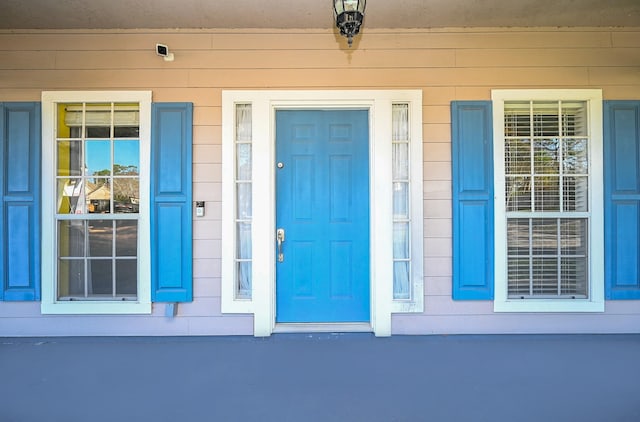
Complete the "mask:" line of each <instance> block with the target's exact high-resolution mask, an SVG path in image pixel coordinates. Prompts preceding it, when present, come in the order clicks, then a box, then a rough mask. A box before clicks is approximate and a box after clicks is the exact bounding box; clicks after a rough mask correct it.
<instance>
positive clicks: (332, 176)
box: [276, 110, 370, 322]
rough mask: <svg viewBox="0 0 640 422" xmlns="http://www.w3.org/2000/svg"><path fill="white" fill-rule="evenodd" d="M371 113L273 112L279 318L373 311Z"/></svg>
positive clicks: (364, 317) (365, 317)
mask: <svg viewBox="0 0 640 422" xmlns="http://www.w3.org/2000/svg"><path fill="white" fill-rule="evenodd" d="M368 119H369V117H368V111H366V110H278V111H277V112H276V159H277V161H278V163H282V166H280V165H279V166H278V168H277V173H276V202H277V203H276V220H277V221H276V223H277V227H278V228H283V229H284V230H285V239H284V242H283V244H282V253H283V258H284V259H283V261H282V262H279V261H278V260H276V268H277V270H276V320H277V322H357V321H362V322H365V321H369V319H370V305H369V297H370V292H369V290H370V289H369V287H370V286H369V284H370V283H369V145H368V138H369V136H368V135H369V132H368V131H369V129H368V128H369V122H368ZM276 258H277V257H276Z"/></svg>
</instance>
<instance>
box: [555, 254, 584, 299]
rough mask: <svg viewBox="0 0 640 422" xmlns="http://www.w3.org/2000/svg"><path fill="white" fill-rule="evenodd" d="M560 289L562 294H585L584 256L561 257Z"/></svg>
mask: <svg viewBox="0 0 640 422" xmlns="http://www.w3.org/2000/svg"><path fill="white" fill-rule="evenodd" d="M561 262H562V268H561V276H560V277H561V278H560V289H561V292H560V293H561V294H564V295H576V296H581V297H582V296H586V295H587V268H588V260H587V258H586V257H583V258H581V257H566V258H564V257H563V258H562V259H561Z"/></svg>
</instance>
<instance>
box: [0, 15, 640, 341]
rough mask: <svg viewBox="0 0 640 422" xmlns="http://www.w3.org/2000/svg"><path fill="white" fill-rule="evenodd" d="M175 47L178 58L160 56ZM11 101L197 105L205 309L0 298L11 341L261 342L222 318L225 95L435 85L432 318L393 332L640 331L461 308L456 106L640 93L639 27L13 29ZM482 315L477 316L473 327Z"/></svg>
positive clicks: (428, 155) (428, 200) (242, 320)
mask: <svg viewBox="0 0 640 422" xmlns="http://www.w3.org/2000/svg"><path fill="white" fill-rule="evenodd" d="M156 43H164V44H167V45H168V46H169V48H170V51H172V52H173V53H174V54H175V60H174V61H173V62H165V61H164V60H162V59H161V58H159V57H157V56H156V55H155V51H154V48H155V44H156ZM0 53H1V54H2V57H3V58H2V60H1V61H0V101H39V100H40V94H41V91H42V90H57V89H69V90H83V89H148V90H152V91H153V100H154V101H158V102H183V101H188V102H193V103H194V106H195V107H194V131H193V142H194V154H193V157H194V158H193V174H194V187H193V188H194V192H193V197H194V200H204V201H206V212H205V216H204V217H202V218H195V217H194V240H193V247H194V261H193V274H194V302H193V303H188V304H180V305H179V306H178V315H177V317H175V318H167V317H166V316H164V305H154V310H153V314H152V315H150V316H135V317H134V316H117V317H116V316H87V317H82V318H78V317H77V316H73V317H71V316H41V315H40V307H39V304H38V303H0V336H2V335H112V334H118V335H136V334H138V335H184V334H191V335H214V334H251V332H252V325H253V319H252V317H250V316H243V315H222V314H221V313H220V277H221V260H220V256H221V250H222V243H221V231H222V227H221V215H222V206H223V204H222V202H221V181H222V174H221V172H222V169H221V162H222V160H221V153H222V148H221V143H222V128H221V120H222V109H221V96H222V90H224V89H245V88H246V89H389V88H399V89H404V88H407V89H422V91H423V102H424V104H423V109H422V114H423V115H422V117H423V141H424V150H423V152H424V155H423V163H424V172H423V174H424V186H423V187H424V189H423V194H424V196H423V201H424V222H423V224H424V233H425V239H424V251H425V256H424V269H425V270H424V275H425V312H424V313H423V314H417V315H395V316H394V317H393V330H394V333H406V334H425V333H495V332H503V333H507V332H531V333H535V332H638V331H640V328H639V327H640V304H639V303H638V301H626V302H624V303H621V302H607V306H606V312H605V313H604V314H597V315H526V314H495V313H493V309H492V304H491V303H490V302H475V303H473V302H468V301H466V302H464V303H461V302H453V301H452V300H451V145H450V142H451V128H450V112H449V105H450V102H451V101H453V100H488V99H490V98H491V89H494V88H601V89H602V90H603V95H604V98H605V99H639V98H640V27H638V28H615V29H611V28H577V29H575V28H561V29H558V28H539V29H526V28H525V29H523V28H512V29H495V28H494V29H492V28H485V29H456V28H452V29H433V30H370V29H366V24H365V30H364V31H363V32H362V34H361V35H360V36H358V37H357V39H356V41H355V44H354V47H353V48H352V49H347V48H346V47H345V43H344V40H343V39H340V38H339V37H338V36H336V34H335V32H334V31H331V30H308V31H305V30H184V31H183V30H167V31H145V30H133V31H90V30H79V31H0ZM470 318H472V319H470Z"/></svg>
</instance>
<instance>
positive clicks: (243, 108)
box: [235, 104, 253, 299]
mask: <svg viewBox="0 0 640 422" xmlns="http://www.w3.org/2000/svg"><path fill="white" fill-rule="evenodd" d="M235 113H236V125H235V152H236V154H235V155H236V162H235V184H236V192H235V195H236V204H235V205H236V252H235V261H236V265H235V277H236V278H235V294H236V297H237V298H239V299H251V288H252V258H251V239H252V238H251V225H252V213H253V204H252V195H253V193H252V182H251V178H252V136H253V135H252V123H251V122H252V108H251V104H236V108H235Z"/></svg>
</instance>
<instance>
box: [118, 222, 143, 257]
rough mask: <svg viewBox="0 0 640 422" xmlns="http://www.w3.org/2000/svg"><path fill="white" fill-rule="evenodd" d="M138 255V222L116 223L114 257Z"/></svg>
mask: <svg viewBox="0 0 640 422" xmlns="http://www.w3.org/2000/svg"><path fill="white" fill-rule="evenodd" d="M137 255H138V222H137V221H127V220H118V221H116V256H137Z"/></svg>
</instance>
